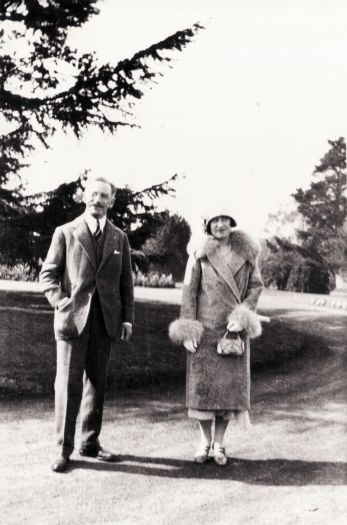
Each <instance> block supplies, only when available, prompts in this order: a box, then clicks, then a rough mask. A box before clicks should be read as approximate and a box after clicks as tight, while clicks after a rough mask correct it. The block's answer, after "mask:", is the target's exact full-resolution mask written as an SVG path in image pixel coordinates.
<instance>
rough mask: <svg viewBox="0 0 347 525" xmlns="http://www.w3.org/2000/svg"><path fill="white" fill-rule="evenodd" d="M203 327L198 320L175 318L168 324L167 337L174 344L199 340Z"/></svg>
mask: <svg viewBox="0 0 347 525" xmlns="http://www.w3.org/2000/svg"><path fill="white" fill-rule="evenodd" d="M203 331H204V328H203V326H202V324H201V323H200V321H196V320H194V319H184V318H182V319H176V320H175V321H173V322H172V323H171V324H170V326H169V337H170V339H171V341H172V342H173V343H175V344H176V345H181V344H183V343H184V341H187V340H188V341H197V342H200V340H201V337H202V333H203Z"/></svg>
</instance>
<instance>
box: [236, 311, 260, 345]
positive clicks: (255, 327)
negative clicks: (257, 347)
mask: <svg viewBox="0 0 347 525" xmlns="http://www.w3.org/2000/svg"><path fill="white" fill-rule="evenodd" d="M231 320H233V321H238V322H239V323H240V325H241V326H242V329H243V330H245V331H246V332H247V335H248V337H249V338H250V339H254V338H255V337H259V335H261V332H262V327H261V322H260V320H259V317H258V315H257V314H256V313H255V312H253V311H252V310H250V309H249V308H247V306H244V305H242V304H240V305H239V306H237V307H236V308H235V310H233V311H232V312H231V314H230V315H229V317H228V321H231Z"/></svg>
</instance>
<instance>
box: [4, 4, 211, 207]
mask: <svg viewBox="0 0 347 525" xmlns="http://www.w3.org/2000/svg"><path fill="white" fill-rule="evenodd" d="M98 3H99V2H98V1H96V0H59V1H57V0H45V1H40V0H3V1H2V2H1V4H0V22H1V28H0V46H1V55H0V70H1V78H0V111H1V114H2V118H3V119H4V123H6V124H7V128H8V131H7V132H6V133H5V134H3V135H2V136H1V142H0V153H1V163H0V187H2V188H3V187H4V185H5V184H6V183H8V182H9V181H11V184H12V186H14V185H15V182H16V181H17V182H18V181H19V180H20V170H21V169H22V168H23V167H25V166H27V165H28V163H29V161H28V155H29V154H30V153H31V152H32V151H33V149H35V148H36V147H37V146H38V144H43V145H44V146H45V147H46V148H48V147H49V139H50V137H51V136H52V135H53V134H54V133H55V132H56V131H57V130H59V129H63V130H65V131H68V130H71V131H72V132H73V133H74V134H75V135H76V137H78V138H79V137H81V136H82V134H83V132H84V131H86V130H87V129H88V128H90V127H92V126H93V127H96V128H99V129H101V130H102V131H105V132H106V131H107V132H110V133H114V132H115V131H116V130H117V128H118V127H119V126H133V125H134V124H133V123H132V122H131V120H130V117H131V109H132V104H133V102H134V101H135V100H137V99H140V98H141V97H142V96H143V92H142V91H141V87H142V86H143V85H144V83H146V82H149V81H153V80H154V79H155V78H157V77H158V75H160V74H161V73H160V71H159V68H158V64H159V63H161V62H170V60H171V59H172V55H171V54H170V53H171V52H172V51H181V50H182V49H183V48H184V47H185V46H186V45H187V44H188V43H189V42H191V40H192V38H193V36H194V35H195V33H196V32H197V31H198V30H199V28H200V27H201V26H199V25H198V24H195V25H194V26H193V27H191V28H188V29H185V30H183V31H178V32H176V33H175V34H173V35H171V36H169V37H167V38H165V39H164V40H162V41H161V42H158V43H155V44H153V45H151V46H150V47H148V48H147V49H144V50H141V51H138V52H137V53H135V54H134V55H133V56H132V57H131V58H129V59H124V60H121V61H120V62H118V64H101V65H100V64H99V62H98V59H97V56H96V54H95V53H83V54H80V53H78V52H77V51H76V50H75V49H72V48H70V47H69V46H68V45H67V44H66V39H67V36H68V33H69V31H70V29H71V28H76V27H77V28H78V27H81V26H82V25H83V24H85V23H86V22H87V21H88V20H90V18H91V17H92V16H95V15H97V14H98V9H97V4H98ZM19 189H20V188H19ZM14 196H15V195H14ZM0 199H1V201H3V202H0V212H1V211H2V210H3V209H5V208H6V207H8V206H9V208H8V211H11V202H12V193H11V192H10V193H4V192H2V193H1V194H0Z"/></svg>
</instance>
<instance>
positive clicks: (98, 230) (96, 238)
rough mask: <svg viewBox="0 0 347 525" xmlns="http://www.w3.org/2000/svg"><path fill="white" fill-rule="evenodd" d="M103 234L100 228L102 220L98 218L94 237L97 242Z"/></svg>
mask: <svg viewBox="0 0 347 525" xmlns="http://www.w3.org/2000/svg"><path fill="white" fill-rule="evenodd" d="M101 235H102V231H101V228H100V222H99V221H98V220H96V230H95V232H94V239H95V240H96V242H98V240H99V239H100V237H101Z"/></svg>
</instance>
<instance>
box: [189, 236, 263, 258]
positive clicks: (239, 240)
mask: <svg viewBox="0 0 347 525" xmlns="http://www.w3.org/2000/svg"><path fill="white" fill-rule="evenodd" d="M218 245H219V242H218V241H217V239H215V238H214V237H213V236H212V235H205V236H204V239H203V240H202V242H201V243H200V244H199V245H198V246H197V247H195V249H193V250H190V251H192V253H194V255H195V257H196V258H197V259H202V258H203V257H207V256H208V255H212V254H213V253H214V252H215V251H216V250H217V248H218ZM229 246H230V249H231V250H232V251H235V252H236V253H237V254H238V255H240V256H241V257H243V258H244V259H245V260H247V261H249V262H251V263H254V262H255V260H256V258H257V256H258V255H259V246H258V244H257V243H256V242H255V241H254V240H253V239H251V237H250V236H249V235H248V234H247V233H245V232H243V231H241V230H233V231H232V232H231V234H230V237H229Z"/></svg>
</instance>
